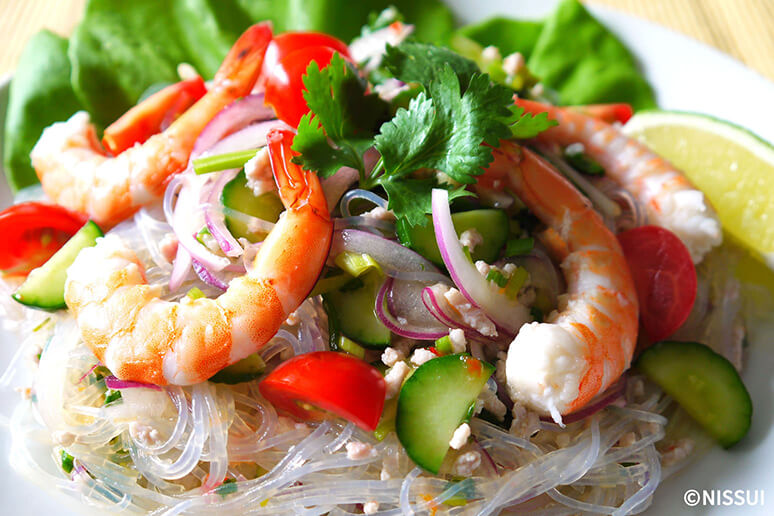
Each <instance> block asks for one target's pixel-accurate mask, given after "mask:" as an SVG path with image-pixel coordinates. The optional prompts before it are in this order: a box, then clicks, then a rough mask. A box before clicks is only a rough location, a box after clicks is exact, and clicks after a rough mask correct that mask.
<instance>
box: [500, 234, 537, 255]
mask: <svg viewBox="0 0 774 516" xmlns="http://www.w3.org/2000/svg"><path fill="white" fill-rule="evenodd" d="M534 247H535V239H534V238H532V237H530V238H516V239H513V240H508V243H507V244H505V257H506V258H507V257H509V256H518V255H521V254H527V253H529V252H530V251H532V249H533V248H534Z"/></svg>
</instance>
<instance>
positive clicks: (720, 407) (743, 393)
mask: <svg viewBox="0 0 774 516" xmlns="http://www.w3.org/2000/svg"><path fill="white" fill-rule="evenodd" d="M636 367H637V368H638V369H639V370H641V371H642V372H644V373H645V374H646V375H647V376H648V378H650V379H651V380H653V381H654V382H656V383H657V384H658V385H659V386H660V387H661V388H662V389H664V391H665V392H666V393H667V394H669V395H670V396H671V397H672V398H674V399H675V400H676V401H677V402H678V403H679V404H680V406H682V407H683V409H685V411H686V412H687V413H688V414H689V415H690V416H691V417H692V418H694V419H695V420H696V422H698V423H699V424H700V425H701V426H702V427H703V428H704V430H706V431H707V433H708V434H710V435H711V436H712V437H714V438H715V439H716V440H717V441H718V442H719V443H720V444H721V446H723V447H725V448H728V447H729V446H732V445H734V444H736V443H737V442H738V441H739V440H740V439H741V438H742V437H744V436H745V434H747V431H748V430H749V429H750V423H751V420H752V411H753V407H752V400H751V399H750V394H749V393H748V392H747V389H746V388H745V386H744V383H743V382H742V379H741V378H740V376H739V373H737V371H736V369H734V366H733V365H732V364H731V362H729V361H728V360H726V359H725V358H724V357H723V356H722V355H719V354H717V353H715V352H714V351H713V350H712V349H711V348H709V347H708V346H705V345H704V344H699V343H698V342H676V341H662V342H658V343H656V344H654V345H653V346H651V347H650V348H648V349H646V350H645V351H644V352H643V353H642V355H640V357H639V358H638V359H637V363H636Z"/></svg>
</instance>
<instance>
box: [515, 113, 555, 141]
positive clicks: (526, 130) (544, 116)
mask: <svg viewBox="0 0 774 516" xmlns="http://www.w3.org/2000/svg"><path fill="white" fill-rule="evenodd" d="M511 109H512V111H513V113H514V116H515V117H516V121H515V122H514V123H513V124H511V134H512V135H513V137H514V138H522V139H524V138H534V137H535V136H537V135H538V134H540V133H542V132H543V131H545V130H546V129H548V128H550V127H553V126H555V125H557V123H558V122H557V121H556V120H551V119H549V118H548V113H538V114H537V115H533V114H531V113H525V112H524V108H521V107H518V106H512V108H511Z"/></svg>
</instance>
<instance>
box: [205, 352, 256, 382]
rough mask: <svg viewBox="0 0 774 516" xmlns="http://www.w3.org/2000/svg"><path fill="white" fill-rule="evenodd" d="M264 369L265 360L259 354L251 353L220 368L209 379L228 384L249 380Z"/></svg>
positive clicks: (253, 378)
mask: <svg viewBox="0 0 774 516" xmlns="http://www.w3.org/2000/svg"><path fill="white" fill-rule="evenodd" d="M265 370H266V362H264V361H263V359H262V358H261V355H259V354H258V353H253V354H252V355H249V356H247V357H245V358H243V359H242V360H240V361H239V362H235V363H233V364H231V365H230V366H228V367H225V368H223V369H221V370H220V371H218V372H217V373H215V374H214V375H213V376H212V377H211V378H210V381H211V382H215V383H227V384H230V385H233V384H235V383H242V382H249V381H250V380H255V379H256V378H258V377H259V376H261V375H262V374H263V372H264V371H265Z"/></svg>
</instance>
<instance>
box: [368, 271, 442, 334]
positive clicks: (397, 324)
mask: <svg viewBox="0 0 774 516" xmlns="http://www.w3.org/2000/svg"><path fill="white" fill-rule="evenodd" d="M393 282H394V280H393V279H392V278H387V279H386V280H385V282H384V283H383V284H382V287H381V288H380V289H379V293H378V294H377V295H376V302H375V306H374V311H375V312H376V316H377V317H378V318H379V321H381V323H382V324H384V326H386V327H387V329H388V330H390V331H391V332H392V333H394V334H396V335H400V336H401V337H406V338H409V339H414V340H436V339H440V338H441V337H443V336H445V335H448V334H449V328H448V327H446V326H444V325H442V324H440V323H436V324H434V325H433V326H432V327H427V326H425V325H424V324H421V325H417V324H416V323H415V322H414V321H413V320H412V321H410V320H409V319H398V317H396V316H395V315H394V314H392V313H391V312H390V310H389V306H388V304H387V296H388V293H389V291H390V290H391V289H392V287H393ZM428 315H430V314H428ZM414 316H415V317H416V314H414ZM400 317H402V316H400Z"/></svg>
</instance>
